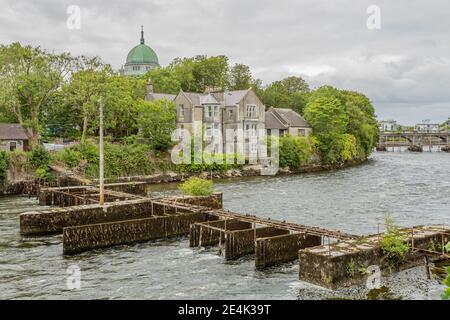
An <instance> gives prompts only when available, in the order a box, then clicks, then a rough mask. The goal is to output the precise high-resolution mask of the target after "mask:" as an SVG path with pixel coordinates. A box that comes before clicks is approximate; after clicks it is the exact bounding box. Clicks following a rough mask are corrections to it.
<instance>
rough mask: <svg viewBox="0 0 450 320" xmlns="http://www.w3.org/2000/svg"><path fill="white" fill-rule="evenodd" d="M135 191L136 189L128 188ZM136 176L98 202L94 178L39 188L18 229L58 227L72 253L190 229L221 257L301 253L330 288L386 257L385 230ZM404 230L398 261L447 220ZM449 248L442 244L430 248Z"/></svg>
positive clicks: (313, 277) (37, 231)
mask: <svg viewBox="0 0 450 320" xmlns="http://www.w3.org/2000/svg"><path fill="white" fill-rule="evenodd" d="M129 192H134V193H129ZM143 194H144V192H143V185H141V184H139V183H116V184H107V185H105V201H106V203H105V204H104V205H100V204H99V203H98V202H97V199H98V195H99V189H98V188H97V187H94V186H80V187H62V188H43V189H41V190H40V193H39V202H40V204H42V205H47V206H53V207H51V208H49V209H45V210H42V211H32V212H25V213H22V214H21V215H20V230H21V233H22V235H23V236H25V237H29V236H33V237H35V236H39V235H45V234H54V233H62V234H63V254H77V253H81V252H84V251H88V250H99V249H102V248H107V247H111V246H115V245H124V244H133V243H139V242H145V241H151V240H156V239H165V238H170V237H182V236H188V237H189V244H190V246H191V247H192V248H202V247H203V248H204V247H212V246H217V247H218V248H219V250H218V252H219V253H220V254H221V255H223V256H224V258H225V260H235V259H238V258H239V257H242V256H245V255H253V256H254V258H255V268H257V269H261V268H266V267H269V266H273V265H276V264H280V263H285V262H290V261H295V260H297V259H298V261H299V278H300V280H304V281H307V282H311V283H315V284H318V285H321V286H324V287H329V288H334V287H336V286H340V285H349V284H353V283H358V282H360V281H363V280H364V277H366V275H365V274H362V273H361V274H359V273H358V274H349V273H348V272H347V271H348V266H349V265H350V264H352V265H353V264H355V265H357V266H358V269H359V270H362V269H367V268H368V267H369V266H370V265H373V264H377V265H380V266H381V268H382V269H386V268H387V267H388V266H387V265H386V264H385V261H384V257H383V254H382V252H381V247H380V237H381V236H382V235H373V236H358V235H353V234H348V233H345V232H341V231H338V230H330V229H325V228H321V227H311V226H306V225H302V224H298V223H292V222H286V221H280V220H273V219H270V218H262V217H257V216H255V215H249V214H241V213H237V212H230V211H227V210H224V209H223V199H222V194H221V193H214V194H212V195H211V196H208V197H186V196H181V197H166V198H149V197H147V196H144V195H143ZM413 230H414V232H413V233H411V234H410V233H409V229H405V230H402V232H405V233H408V240H407V241H408V243H410V244H412V246H411V248H412V249H411V250H410V253H408V256H407V259H405V261H404V263H403V264H402V267H409V266H413V265H417V263H421V262H422V257H423V254H424V250H427V251H429V250H428V249H429V247H430V243H433V244H435V243H447V242H448V241H449V240H450V227H448V226H422V227H414V229H413ZM433 255H434V256H435V257H443V256H446V253H445V252H444V251H442V252H433Z"/></svg>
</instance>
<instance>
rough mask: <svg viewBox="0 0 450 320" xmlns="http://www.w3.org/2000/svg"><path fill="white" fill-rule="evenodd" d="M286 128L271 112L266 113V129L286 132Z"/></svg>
mask: <svg viewBox="0 0 450 320" xmlns="http://www.w3.org/2000/svg"><path fill="white" fill-rule="evenodd" d="M287 128H288V126H287V125H286V124H284V123H283V122H281V120H280V119H278V118H277V117H276V116H275V115H274V114H273V112H269V111H268V112H266V129H278V130H286V129H287Z"/></svg>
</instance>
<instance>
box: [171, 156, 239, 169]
mask: <svg viewBox="0 0 450 320" xmlns="http://www.w3.org/2000/svg"><path fill="white" fill-rule="evenodd" d="M191 156H192V158H191V163H182V164H178V165H177V166H176V170H177V171H178V172H190V173H200V172H209V171H214V172H224V171H227V170H230V169H238V168H240V167H242V164H239V163H244V161H243V160H244V159H243V158H242V156H239V155H238V154H232V155H226V154H223V153H215V154H211V153H207V152H204V153H203V157H202V163H199V164H197V163H195V161H194V155H193V154H192V155H191ZM229 158H230V159H229ZM229 160H231V161H229Z"/></svg>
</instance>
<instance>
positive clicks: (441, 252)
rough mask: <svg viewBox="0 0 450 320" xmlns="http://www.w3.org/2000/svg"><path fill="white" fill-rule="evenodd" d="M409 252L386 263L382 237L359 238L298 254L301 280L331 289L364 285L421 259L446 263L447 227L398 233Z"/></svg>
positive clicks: (408, 229)
mask: <svg viewBox="0 0 450 320" xmlns="http://www.w3.org/2000/svg"><path fill="white" fill-rule="evenodd" d="M399 232H400V235H401V237H402V238H404V239H405V241H406V243H407V245H408V247H409V249H408V252H407V253H406V254H405V256H404V257H403V258H401V259H400V260H398V261H395V262H394V263H393V261H392V260H391V261H390V260H389V259H388V258H387V256H386V254H385V253H384V252H383V249H382V246H381V242H382V238H383V236H384V234H377V235H372V236H367V237H359V238H357V239H352V240H344V241H339V242H335V243H331V244H327V245H323V246H318V247H313V248H306V249H303V250H300V251H299V264H300V268H299V278H300V280H303V281H306V282H309V283H313V284H317V285H319V286H323V287H326V288H330V289H334V288H337V287H340V286H349V285H353V284H361V283H364V282H367V281H368V280H369V279H370V278H371V276H373V274H374V273H380V274H382V273H390V272H393V271H400V270H404V269H407V268H411V267H415V266H417V265H420V264H423V263H424V262H423V258H424V257H425V256H426V257H430V258H432V259H433V258H438V259H439V258H440V259H449V258H450V255H448V254H447V253H446V251H445V248H444V247H445V244H447V243H448V242H449V241H450V226H445V225H434V226H418V227H412V228H403V229H400V230H399Z"/></svg>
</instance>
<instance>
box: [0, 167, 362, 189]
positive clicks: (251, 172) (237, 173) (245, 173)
mask: <svg viewBox="0 0 450 320" xmlns="http://www.w3.org/2000/svg"><path fill="white" fill-rule="evenodd" d="M368 161H369V160H368V159H358V160H352V161H347V162H346V163H344V164H341V165H335V166H332V165H321V164H309V165H306V166H302V167H300V168H296V169H290V168H280V170H279V171H278V172H277V173H276V174H275V176H284V175H296V174H306V173H313V172H326V171H336V170H342V169H345V168H349V167H353V166H358V165H362V164H365V163H367V162H368ZM52 169H53V172H54V173H55V174H57V179H56V181H55V182H54V183H52V184H50V185H49V184H45V186H46V187H47V186H52V187H59V186H77V185H86V184H90V183H97V182H98V180H96V179H94V180H89V179H84V180H83V179H82V177H79V176H77V175H74V174H73V173H72V172H71V171H70V170H69V169H66V170H63V168H61V167H56V166H53V167H52ZM192 176H199V177H202V178H207V179H215V180H217V179H219V180H221V179H233V178H242V177H258V176H261V166H259V165H247V166H243V167H242V168H240V169H230V170H227V171H213V172H206V171H205V172H200V173H186V172H174V171H167V172H162V173H157V174H153V175H145V176H129V177H119V178H116V179H106V180H105V182H106V183H121V182H145V183H147V184H159V183H172V182H182V181H185V180H186V179H188V178H189V177H192ZM41 185H42V184H39V182H38V181H36V180H30V179H28V180H22V181H14V182H10V183H7V184H6V185H5V186H3V187H0V195H20V194H30V195H36V194H37V193H38V190H39V187H40V186H41Z"/></svg>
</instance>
